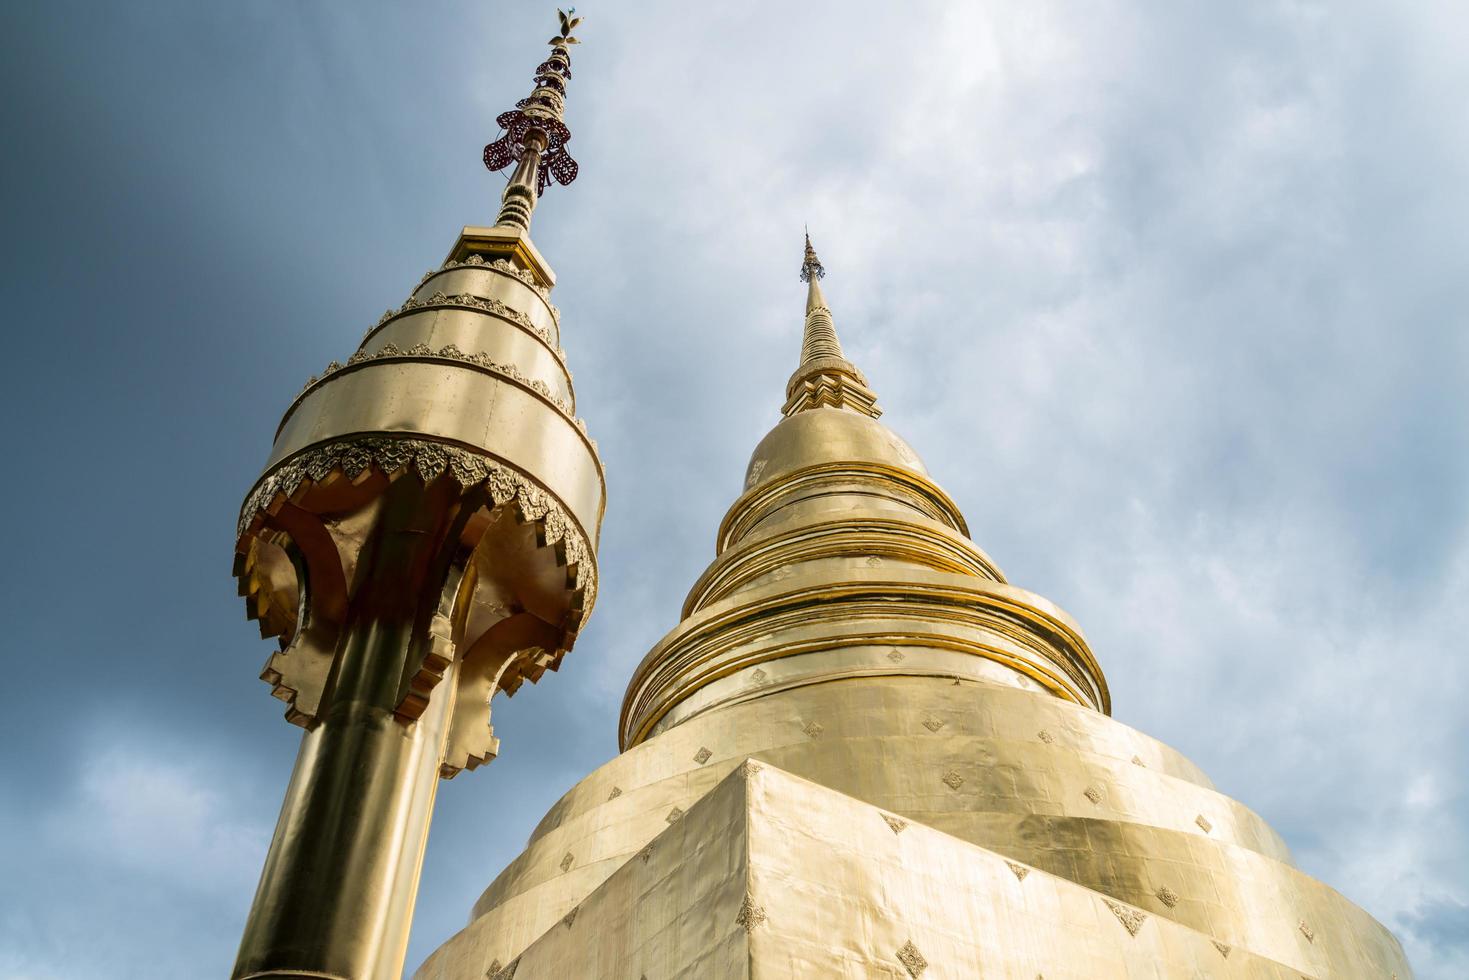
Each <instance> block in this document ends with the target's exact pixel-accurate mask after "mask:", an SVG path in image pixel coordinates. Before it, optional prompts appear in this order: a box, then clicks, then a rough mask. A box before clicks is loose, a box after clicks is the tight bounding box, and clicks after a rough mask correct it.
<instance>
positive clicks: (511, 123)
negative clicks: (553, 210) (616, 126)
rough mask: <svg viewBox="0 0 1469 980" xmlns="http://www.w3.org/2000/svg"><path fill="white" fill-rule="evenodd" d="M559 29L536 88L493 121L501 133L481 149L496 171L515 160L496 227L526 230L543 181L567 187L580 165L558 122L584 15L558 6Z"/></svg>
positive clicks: (564, 128)
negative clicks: (570, 150) (576, 34)
mask: <svg viewBox="0 0 1469 980" xmlns="http://www.w3.org/2000/svg"><path fill="white" fill-rule="evenodd" d="M556 15H557V16H558V17H559V18H560V20H561V31H560V33H559V34H556V35H554V36H553V37H552V38H551V40H550V41H549V42H547V43H549V44H550V45H551V54H550V56H549V57H548V58H547V59H546V60H545V61H543V62H541V63H540V65H538V66H537V67H536V74H535V89H534V90H533V91H532V92H531V94H530V95H529V96H527V97H526V98H524V99H521V100H520V101H519V102H517V103H515V108H514V109H510V110H509V111H507V112H502V113H500V115H499V116H497V117H496V119H495V123H496V125H498V126H499V127H500V128H501V129H503V130H504V131H505V132H504V133H503V134H501V136H500V138H499V139H497V140H495V141H494V142H493V143H490V144H489V145H488V146H486V147H485V154H484V160H485V166H486V167H487V168H489V169H490V170H495V171H500V170H504V169H505V168H506V167H508V166H510V165H511V164H512V163H513V164H515V171H514V173H512V174H511V175H510V183H509V184H507V185H506V187H505V193H504V194H503V195H502V196H501V198H500V214H499V216H498V217H497V218H496V219H495V224H496V225H497V226H509V227H513V228H519V229H521V230H523V231H529V230H530V216H531V212H532V211H534V210H535V207H536V200H537V199H538V198H539V197H540V196H541V194H542V193H544V192H545V190H546V187H547V185H549V184H552V183H556V184H561V185H563V186H565V185H566V184H569V183H571V182H572V181H573V180H576V175H577V170H578V167H577V165H576V161H575V160H573V159H572V158H571V154H570V153H568V152H567V151H566V144H567V143H570V142H571V130H570V129H568V128H567V126H566V123H565V122H563V121H562V116H563V114H564V113H565V112H566V83H567V82H568V81H570V80H571V52H570V50H569V47H570V45H573V44H580V43H581V42H580V41H578V40H577V39H576V38H575V37H573V36H572V33H571V32H572V31H573V30H574V29H575V28H576V26H577V25H578V24H580V23H581V21H582V19H581V18H580V17H577V16H576V8H575V7H572V8H571V9H570V10H569V11H562V10H557V11H556Z"/></svg>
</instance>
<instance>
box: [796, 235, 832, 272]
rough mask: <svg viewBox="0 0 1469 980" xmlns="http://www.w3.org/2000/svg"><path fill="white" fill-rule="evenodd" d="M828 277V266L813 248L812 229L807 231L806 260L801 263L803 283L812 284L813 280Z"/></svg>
mask: <svg viewBox="0 0 1469 980" xmlns="http://www.w3.org/2000/svg"><path fill="white" fill-rule="evenodd" d="M825 276H826V266H824V265H822V264H821V260H820V259H818V258H817V257H816V249H814V248H812V247H811V229H809V228H808V229H806V260H805V261H804V262H802V263H801V281H802V282H810V281H811V280H813V279H822V278H824V277H825Z"/></svg>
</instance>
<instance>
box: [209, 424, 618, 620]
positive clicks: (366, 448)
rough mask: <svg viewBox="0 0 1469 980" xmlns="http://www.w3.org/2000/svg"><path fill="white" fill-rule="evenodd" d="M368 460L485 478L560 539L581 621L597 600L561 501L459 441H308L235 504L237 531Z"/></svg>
mask: <svg viewBox="0 0 1469 980" xmlns="http://www.w3.org/2000/svg"><path fill="white" fill-rule="evenodd" d="M369 466H375V467H377V468H378V469H379V470H380V471H381V472H383V473H384V474H389V475H391V474H393V473H396V472H398V471H399V470H401V469H403V468H404V467H407V466H412V467H413V469H414V470H416V471H417V472H418V475H419V476H420V477H422V478H423V480H424V482H429V481H431V480H435V479H438V478H439V477H440V476H442V475H443V474H444V473H445V472H448V473H449V474H450V475H452V476H453V477H454V479H455V480H457V481H458V482H459V485H460V486H462V487H464V488H465V489H468V488H469V487H472V486H476V485H479V484H484V485H485V486H486V487H487V488H488V490H489V493H490V499H491V500H493V501H494V503H495V506H497V507H498V506H504V505H505V504H510V503H514V504H515V506H516V507H517V508H518V509H519V511H520V515H521V517H522V518H524V519H525V520H527V521H535V522H537V523H539V524H540V525H541V527H542V528H543V529H544V532H545V539H546V544H547V545H548V546H552V545H556V544H558V543H559V544H560V545H561V548H562V552H563V553H564V555H565V564H566V565H567V566H568V567H569V568H571V569H572V574H573V576H574V579H573V581H574V585H575V588H576V589H577V590H578V591H580V592H582V593H583V596H584V601H583V603H582V611H581V616H582V619H581V622H582V623H585V622H586V617H587V616H588V615H590V614H591V610H592V606H593V604H594V602H595V600H596V594H597V575H596V569H595V567H594V565H593V563H592V555H593V551H592V548H591V543H590V542H589V541H588V539H587V537H586V534H585V532H583V530H582V528H581V525H579V524H578V523H577V522H576V520H575V519H574V518H572V517H571V516H570V515H569V514H568V513H567V512H566V510H565V509H564V508H563V506H562V505H561V502H560V501H558V500H557V499H556V498H555V497H554V496H552V495H551V494H549V493H547V492H546V491H545V490H543V489H541V487H539V486H537V485H536V484H534V483H532V482H531V481H530V480H529V479H527V478H526V477H524V476H522V475H521V474H520V473H519V472H517V471H515V470H513V469H511V468H510V467H508V466H505V465H504V464H502V463H499V462H497V461H495V460H493V459H490V458H489V457H487V456H483V455H481V454H479V453H476V452H473V451H471V450H468V449H464V448H461V447H459V446H450V445H446V444H444V443H440V442H430V441H428V440H424V439H398V438H393V437H388V436H368V437H358V438H348V439H339V440H336V441H334V442H329V443H325V444H322V445H318V446H312V447H310V448H309V449H307V450H305V451H304V452H301V453H298V454H297V455H295V456H293V457H291V458H290V459H288V460H286V461H285V462H284V463H282V464H281V465H279V466H277V467H276V468H275V469H274V470H272V471H271V473H270V474H269V475H268V476H267V477H265V479H263V480H261V481H260V483H259V484H257V485H256V487H255V489H254V490H253V491H251V493H250V496H249V497H247V498H246V499H245V504H244V506H243V507H242V508H241V510H240V520H239V524H238V526H237V528H236V532H237V534H238V535H239V536H241V537H243V536H244V535H245V534H247V533H248V532H249V530H250V528H251V526H252V525H253V524H254V522H255V520H256V518H257V517H258V516H259V515H261V514H263V513H265V511H266V508H268V507H269V506H270V504H271V502H272V501H273V500H275V498H276V495H277V494H282V495H284V496H286V497H290V496H291V495H293V494H294V493H295V492H296V491H297V490H298V489H299V488H300V486H301V484H302V483H304V482H305V481H307V480H310V481H312V482H313V483H315V482H319V481H321V480H324V479H326V477H327V476H328V475H330V474H331V473H332V472H333V471H334V470H341V471H342V474H343V475H344V476H346V477H347V478H348V479H355V478H356V477H357V476H358V474H360V473H361V472H362V471H363V470H365V469H367V468H368V467H369Z"/></svg>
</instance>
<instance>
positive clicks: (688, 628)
mask: <svg viewBox="0 0 1469 980" xmlns="http://www.w3.org/2000/svg"><path fill="white" fill-rule="evenodd" d="M805 269H806V270H807V271H808V272H809V273H810V275H808V277H807V278H809V279H810V282H811V285H810V288H809V291H808V298H807V315H806V330H805V337H804V342H803V346H802V357H801V362H800V364H799V366H798V368H797V370H796V372H795V374H794V375H793V376H792V381H791V384H790V386H789V388H788V391H787V402H786V406H785V414H786V418H784V419H783V420H782V421H781V422H780V423H779V424H778V425H777V426H776V427H775V429H774V430H773V431H772V432H771V433H770V434H769V435H768V436H767V437H766V438H765V439H764V440H763V441H762V442H761V443H760V445H759V447H758V448H757V449H756V451H755V453H754V455H753V456H752V459H751V463H750V467H749V470H748V472H747V479H746V484H745V488H744V492H743V493H742V494H741V495H740V496H739V498H738V499H737V500H736V501H735V502H734V504H733V506H732V507H731V508H730V511H729V513H728V515H727V516H726V517H725V520H724V522H723V524H722V526H721V528H720V530H719V534H718V538H717V551H718V554H717V556H716V558H715V560H714V562H713V563H712V564H711V565H710V567H709V569H708V570H707V571H706V572H705V573H704V574H703V575H702V576H701V577H700V578H699V580H698V581H697V582H696V583H695V585H694V587H693V588H692V590H691V591H690V593H689V596H688V599H687V602H686V603H685V606H684V609H683V618H682V621H681V622H680V623H679V624H678V625H677V626H676V627H675V628H674V629H673V630H672V631H671V632H670V633H669V634H668V635H667V636H666V637H664V639H663V640H661V641H659V643H658V644H656V645H655V646H654V648H653V649H652V650H651V651H650V652H649V654H648V655H647V657H646V658H644V660H643V661H642V663H641V664H640V665H639V666H638V668H637V669H636V671H635V672H634V675H633V677H632V679H631V682H630V683H629V685H628V690H627V695H626V698H625V700H624V704H623V712H622V722H621V730H620V736H621V741H622V746H623V752H622V754H621V755H619V756H618V757H617V758H615V759H613V760H612V761H611V762H608V763H607V764H606V765H604V766H602V767H601V768H600V769H598V770H596V771H595V772H593V773H592V774H591V775H589V776H587V777H586V778H585V779H583V780H582V781H581V782H580V783H578V784H577V785H576V786H575V787H573V788H572V789H571V790H570V791H569V792H568V793H567V794H566V795H565V796H564V797H562V799H561V800H560V801H559V802H558V803H557V804H556V805H555V806H553V807H552V808H551V810H550V812H548V813H547V815H546V817H545V818H544V819H543V820H542V821H541V823H540V825H539V826H538V827H537V828H536V830H535V832H534V834H533V835H532V837H531V840H530V842H529V844H528V845H527V847H526V849H525V851H524V852H523V853H522V854H521V856H520V857H518V858H517V859H515V860H514V861H513V862H512V863H511V864H510V865H509V867H507V868H505V869H504V871H502V872H501V873H500V875H499V876H498V877H497V878H496V879H495V880H494V882H493V883H492V884H491V885H490V886H489V888H488V889H486V891H485V892H484V894H483V895H482V896H481V897H480V899H479V901H478V902H476V904H475V906H474V909H473V911H472V913H471V916H470V922H469V924H468V926H467V927H466V928H465V929H464V930H462V931H461V932H460V933H458V934H457V935H456V936H454V937H453V938H452V939H451V940H450V941H449V942H447V943H445V944H444V945H443V946H442V947H441V948H440V949H439V950H438V951H437V952H435V953H434V954H433V955H432V956H431V957H430V958H429V959H428V960H427V961H426V962H425V963H424V964H423V965H422V966H421V967H420V968H419V971H418V973H417V974H416V976H417V977H418V978H420V980H449V978H453V980H469V978H480V977H488V978H491V980H508V978H509V977H511V976H515V977H520V978H522V980H525V978H538V977H572V976H575V977H583V976H586V977H593V976H595V977H629V978H638V977H646V978H647V980H665V978H671V977H744V976H750V977H849V978H858V977H863V978H865V977H895V978H904V977H919V976H923V977H929V978H932V977H1009V978H1017V980H1019V978H1023V980H1033V978H1036V977H1041V976H1044V977H1046V978H1049V980H1056V978H1059V977H1078V978H1080V977H1087V978H1097V977H1190V978H1191V977H1204V976H1208V977H1281V978H1296V977H1308V978H1318V977H1383V978H1386V977H1394V976H1395V977H1398V978H1400V980H1406V978H1407V977H1409V976H1411V972H1410V970H1409V968H1408V965H1407V963H1406V962H1405V960H1404V958H1403V954H1402V950H1401V949H1400V947H1399V945H1398V943H1397V942H1396V940H1395V939H1394V938H1393V937H1392V936H1391V935H1390V934H1389V933H1388V932H1387V931H1386V930H1385V929H1384V928H1383V927H1382V926H1381V925H1379V924H1378V923H1377V922H1375V921H1374V920H1373V919H1372V918H1371V917H1370V916H1368V915H1367V914H1366V913H1365V912H1363V911H1362V910H1361V909H1359V908H1357V907H1356V906H1355V905H1353V904H1352V903H1350V902H1349V901H1347V900H1346V899H1344V898H1343V897H1342V896H1341V895H1339V894H1338V893H1337V892H1335V891H1333V890H1332V889H1331V888H1329V887H1328V886H1326V885H1324V884H1322V883H1320V882H1318V881H1316V880H1314V879H1312V878H1310V877H1309V876H1307V875H1305V874H1303V873H1302V872H1300V871H1299V870H1297V869H1296V868H1295V867H1294V866H1293V865H1292V863H1291V858H1290V855H1289V853H1288V851H1287V849H1286V847H1285V845H1284V843H1283V842H1282V841H1281V839H1280V837H1279V836H1278V835H1277V834H1276V833H1275V832H1274V831H1273V830H1271V828H1270V827H1269V826H1268V825H1267V824H1266V823H1265V822H1264V820H1262V819H1261V818H1260V817H1259V816H1258V815H1257V814H1255V813H1254V812H1253V811H1251V810H1249V809H1248V808H1247V807H1245V806H1243V805H1242V804H1240V803H1238V802H1236V801H1234V800H1232V799H1230V798H1229V797H1227V796H1225V795H1223V794H1221V793H1220V792H1218V791H1217V790H1216V789H1215V788H1214V786H1213V785H1212V783H1210V781H1209V780H1208V778H1207V777H1206V776H1205V775H1204V774H1203V773H1202V772H1201V771H1200V770H1199V769H1198V768H1197V767H1196V766H1195V765H1194V764H1193V763H1191V762H1190V761H1189V760H1188V759H1186V758H1184V757H1183V756H1181V755H1180V754H1179V753H1177V752H1176V751H1174V750H1173V749H1170V748H1169V747H1168V746H1166V745H1164V744H1162V743H1160V742H1158V741H1155V740H1154V739H1151V738H1149V737H1148V736H1146V735H1143V734H1141V733H1139V732H1137V731H1134V730H1132V729H1130V728H1128V727H1126V726H1125V725H1122V724H1120V723H1118V722H1116V721H1114V720H1112V719H1111V718H1110V717H1109V716H1108V712H1109V711H1110V701H1109V696H1108V693H1107V685H1106V680H1105V678H1104V677H1103V675H1102V671H1101V668H1100V666H1099V665H1098V663H1097V661H1096V659H1095V657H1094V656H1093V655H1092V653H1091V650H1090V649H1089V647H1088V645H1087V642H1086V640H1085V638H1084V637H1083V636H1082V633H1081V630H1080V628H1079V627H1078V626H1077V624H1076V623H1075V622H1074V621H1072V620H1071V618H1070V617H1069V616H1067V615H1066V614H1065V613H1064V612H1062V611H1061V610H1060V609H1058V608H1056V607H1055V606H1054V605H1053V604H1052V603H1050V602H1048V601H1047V600H1045V599H1043V598H1042V597H1040V596H1037V595H1035V594H1033V593H1030V592H1027V591H1025V590H1023V589H1020V588H1017V587H1015V586H1013V585H1011V584H1009V583H1008V582H1007V581H1006V579H1005V576H1004V574H1003V573H1002V572H1001V570H1000V569H999V567H998V566H997V565H996V564H995V563H994V562H993V561H992V560H991V559H990V558H989V557H988V556H987V555H985V554H984V553H983V552H981V551H980V550H979V549H978V548H977V547H975V546H974V545H973V544H972V543H971V542H970V541H969V540H968V537H967V529H966V527H965V524H964V520H963V517H962V516H961V515H960V514H959V512H958V509H957V507H956V506H955V505H954V503H953V501H952V500H950V498H949V497H948V496H947V495H946V494H945V493H944V492H943V491H942V490H941V489H940V488H939V487H938V486H937V485H936V484H934V483H933V481H932V480H931V478H929V476H928V474H927V470H926V469H925V467H924V466H923V464H922V462H921V461H919V459H918V457H917V456H916V455H915V454H914V453H913V451H912V450H911V449H910V448H909V447H908V446H907V444H906V443H904V442H903V441H902V440H901V439H899V438H898V437H897V436H896V435H894V434H893V433H891V432H890V431H889V430H887V429H886V427H884V426H882V425H881V424H880V423H878V422H877V421H876V415H877V412H876V400H875V396H874V395H873V394H872V392H871V390H870V389H869V388H868V387H867V384H866V381H865V379H864V378H863V377H862V376H861V374H860V372H858V371H857V370H856V368H855V367H853V366H852V365H851V363H850V362H849V361H847V360H846V359H845V356H844V355H843V353H842V349H841V345H840V341H839V340H838V339H837V336H836V331H835V326H834V323H833V321H832V318H831V313H830V310H829V309H828V308H827V306H826V302H825V299H824V298H823V297H822V295H821V291H820V289H819V288H818V287H817V286H816V280H817V279H819V278H820V275H821V269H820V264H819V262H818V261H817V260H816V259H815V254H814V251H813V250H811V249H810V246H809V242H808V251H807V265H806V267H805ZM751 759H753V760H756V764H755V765H754V766H753V767H751V766H750V765H748V764H747V763H746V760H751Z"/></svg>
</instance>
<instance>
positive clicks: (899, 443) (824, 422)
mask: <svg viewBox="0 0 1469 980" xmlns="http://www.w3.org/2000/svg"><path fill="white" fill-rule="evenodd" d="M854 462H855V463H875V464H877V465H879V466H890V467H893V468H894V469H899V470H907V471H909V472H912V473H917V474H919V475H921V476H927V475H928V468H927V467H925V466H924V465H923V460H921V459H919V458H918V454H917V453H916V452H914V451H913V447H912V446H909V445H908V444H907V443H906V442H904V441H903V440H902V439H901V438H899V437H898V435H897V434H896V433H895V432H893V431H892V430H891V429H889V428H888V427H887V426H885V425H883V424H882V423H881V422H879V421H877V419H874V418H871V417H869V416H866V415H859V414H858V413H856V412H851V411H847V410H845V409H840V408H826V407H821V408H812V409H808V410H806V411H804V412H797V413H796V414H795V415H792V416H790V417H789V418H785V419H782V420H781V421H780V422H779V423H777V424H776V426H775V428H773V429H771V430H770V432H769V433H767V434H766V436H765V438H764V439H761V440H760V444H759V445H758V446H756V447H755V452H754V453H753V454H751V456H750V465H749V467H748V468H747V469H746V470H745V488H746V489H747V490H748V489H753V488H755V487H756V486H759V485H761V484H764V483H769V482H771V481H772V480H774V479H775V478H776V477H778V476H782V475H784V474H786V473H792V472H794V471H796V470H800V469H804V468H806V467H808V466H819V465H821V464H823V463H854Z"/></svg>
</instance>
